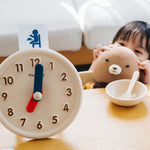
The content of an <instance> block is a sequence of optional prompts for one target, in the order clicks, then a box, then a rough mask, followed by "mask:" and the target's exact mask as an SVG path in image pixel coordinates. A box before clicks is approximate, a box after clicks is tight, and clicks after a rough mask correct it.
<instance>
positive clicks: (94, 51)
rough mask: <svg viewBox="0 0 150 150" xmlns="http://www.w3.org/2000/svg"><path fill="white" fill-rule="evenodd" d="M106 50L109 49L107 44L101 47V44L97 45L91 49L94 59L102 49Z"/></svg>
mask: <svg viewBox="0 0 150 150" xmlns="http://www.w3.org/2000/svg"><path fill="white" fill-rule="evenodd" d="M108 50H110V48H109V47H108V46H104V47H102V46H101V45H97V47H96V49H94V50H93V57H94V60H96V59H97V58H98V56H99V55H100V54H102V53H103V52H104V51H108Z"/></svg>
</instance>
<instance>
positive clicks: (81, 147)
mask: <svg viewBox="0 0 150 150" xmlns="http://www.w3.org/2000/svg"><path fill="white" fill-rule="evenodd" d="M147 87H148V94H147V96H146V97H145V99H144V101H143V102H141V103H140V104H138V105H136V106H132V107H120V106H117V105H115V104H113V103H112V102H110V101H109V98H108V96H107V95H106V94H105V89H92V90H84V91H83V102H82V106H81V109H80V112H79V114H78V116H77V118H76V119H75V120H74V121H73V123H72V124H71V125H70V126H69V127H68V128H66V129H65V130H64V131H63V132H61V133H59V134H58V135H56V136H53V137H51V138H48V139H44V140H31V139H27V138H22V137H20V136H17V135H15V134H13V133H11V132H10V131H8V130H7V129H6V128H5V127H4V126H3V125H1V124H0V150H150V85H147Z"/></svg>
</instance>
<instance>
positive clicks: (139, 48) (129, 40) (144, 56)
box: [90, 21, 150, 84]
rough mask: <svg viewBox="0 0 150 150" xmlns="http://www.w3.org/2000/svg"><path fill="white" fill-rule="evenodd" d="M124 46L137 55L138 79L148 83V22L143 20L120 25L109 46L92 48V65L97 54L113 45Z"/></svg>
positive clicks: (149, 55) (149, 32)
mask: <svg viewBox="0 0 150 150" xmlns="http://www.w3.org/2000/svg"><path fill="white" fill-rule="evenodd" d="M118 46H125V47H128V48H129V49H131V50H132V51H133V52H134V53H135V54H136V56H137V59H138V60H137V64H138V66H139V69H140V80H141V82H143V83H145V84H149V83H150V24H148V23H146V22H144V21H133V22H129V23H127V24H125V25H124V26H122V27H121V28H120V29H119V30H118V32H117V33H116V35H115V37H114V39H113V40H112V43H109V46H104V47H101V46H100V45H98V46H97V48H96V49H94V50H93V57H94V60H93V63H92V65H91V67H90V70H92V68H93V65H94V63H95V61H96V59H97V58H98V56H99V55H100V54H101V53H103V52H104V51H107V50H109V49H110V48H113V47H118Z"/></svg>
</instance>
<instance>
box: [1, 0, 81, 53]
mask: <svg viewBox="0 0 150 150" xmlns="http://www.w3.org/2000/svg"><path fill="white" fill-rule="evenodd" d="M70 12H71V13H70ZM76 15H77V14H76V11H75V10H74V7H73V4H72V2H71V1H70V0H36V1H35V0H13V1H11V0H9V1H8V0H7V1H3V2H1V4H0V56H8V55H10V54H12V53H14V52H15V51H17V50H18V36H17V32H18V31H17V30H18V27H19V26H23V25H35V24H44V25H46V27H47V29H48V35H49V47H50V48H51V49H54V50H57V51H60V50H72V51H75V50H78V49H80V47H81V43H82V31H81V28H80V25H79V23H78V20H77V17H76Z"/></svg>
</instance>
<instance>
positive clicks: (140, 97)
mask: <svg viewBox="0 0 150 150" xmlns="http://www.w3.org/2000/svg"><path fill="white" fill-rule="evenodd" d="M130 80H131V79H119V80H115V81H112V82H110V83H109V84H107V86H106V88H105V91H106V94H107V95H108V96H110V97H111V98H114V99H116V100H119V101H137V100H140V99H142V98H143V97H145V96H146V94H147V92H148V89H147V87H146V85H145V84H144V83H142V82H140V81H136V82H137V83H138V84H140V85H142V87H143V88H144V89H145V92H143V94H142V95H141V96H139V97H137V98H134V99H122V98H117V97H115V96H113V95H111V94H110V93H109V92H108V88H109V87H110V86H111V85H112V84H114V83H116V82H118V81H130Z"/></svg>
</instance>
